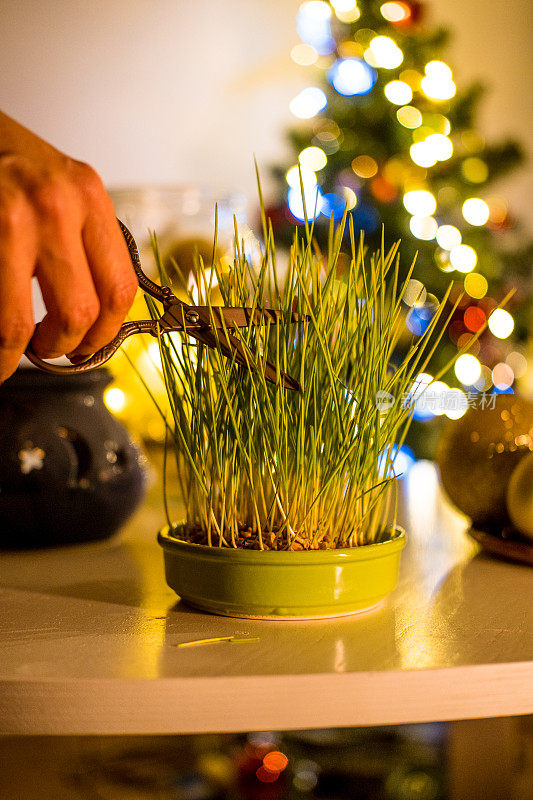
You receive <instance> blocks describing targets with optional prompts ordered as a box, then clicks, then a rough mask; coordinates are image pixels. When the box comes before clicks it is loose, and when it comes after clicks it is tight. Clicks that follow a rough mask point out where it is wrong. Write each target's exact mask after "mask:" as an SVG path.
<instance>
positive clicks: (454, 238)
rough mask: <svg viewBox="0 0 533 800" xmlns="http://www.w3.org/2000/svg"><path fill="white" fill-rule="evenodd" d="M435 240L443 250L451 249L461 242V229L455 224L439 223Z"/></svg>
mask: <svg viewBox="0 0 533 800" xmlns="http://www.w3.org/2000/svg"><path fill="white" fill-rule="evenodd" d="M437 242H438V244H439V245H440V246H441V247H442V249H443V250H452V249H453V248H454V247H457V246H458V245H460V244H461V231H460V230H459V229H458V228H456V227H455V225H441V226H440V227H439V229H438V231H437Z"/></svg>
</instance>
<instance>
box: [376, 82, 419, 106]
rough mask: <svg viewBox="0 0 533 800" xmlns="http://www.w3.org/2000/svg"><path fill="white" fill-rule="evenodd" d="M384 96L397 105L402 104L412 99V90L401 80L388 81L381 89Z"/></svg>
mask: <svg viewBox="0 0 533 800" xmlns="http://www.w3.org/2000/svg"><path fill="white" fill-rule="evenodd" d="M383 91H384V92H385V97H386V98H387V100H390V102H391V103H394V104H395V105H397V106H404V105H406V104H407V103H410V102H411V100H412V99H413V91H412V89H411V87H410V86H409V84H407V83H404V82H403V81H390V83H387V85H386V86H385V88H384V89H383Z"/></svg>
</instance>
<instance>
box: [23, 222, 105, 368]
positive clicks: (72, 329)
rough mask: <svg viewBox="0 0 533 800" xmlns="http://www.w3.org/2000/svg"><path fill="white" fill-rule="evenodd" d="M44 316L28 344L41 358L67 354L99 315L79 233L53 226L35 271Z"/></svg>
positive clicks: (95, 294)
mask: <svg viewBox="0 0 533 800" xmlns="http://www.w3.org/2000/svg"><path fill="white" fill-rule="evenodd" d="M36 275H37V278H38V279H39V284H40V287H41V292H42V295H43V300H44V303H45V305H46V309H47V312H48V313H47V314H46V316H45V318H44V319H43V321H42V322H41V324H40V325H39V327H38V329H37V331H36V333H35V336H34V338H33V341H32V345H33V349H34V351H35V353H36V354H37V355H38V356H40V357H41V358H57V357H58V356H61V355H63V354H64V353H70V352H71V351H72V350H74V349H75V348H76V347H77V346H78V345H79V344H80V342H81V341H82V340H83V338H84V336H85V335H86V333H87V331H88V330H89V329H90V328H91V326H92V325H93V324H94V322H95V320H96V319H97V318H98V314H99V313H100V303H99V300H98V295H97V293H96V289H95V286H94V283H93V279H92V276H91V272H90V270H89V265H88V264H87V259H86V257H85V251H84V249H83V243H82V240H81V232H80V231H79V229H78V230H75V229H70V228H68V227H66V226H57V228H56V231H55V233H54V234H53V235H51V236H49V237H47V239H46V242H45V243H43V244H42V245H41V250H40V252H39V257H38V265H37V270H36Z"/></svg>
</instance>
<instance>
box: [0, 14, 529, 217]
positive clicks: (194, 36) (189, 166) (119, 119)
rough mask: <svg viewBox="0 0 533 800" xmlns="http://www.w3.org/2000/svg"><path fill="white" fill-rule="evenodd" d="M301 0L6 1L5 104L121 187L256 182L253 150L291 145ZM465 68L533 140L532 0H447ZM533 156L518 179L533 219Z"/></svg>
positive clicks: (495, 121)
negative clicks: (287, 139)
mask: <svg viewBox="0 0 533 800" xmlns="http://www.w3.org/2000/svg"><path fill="white" fill-rule="evenodd" d="M298 5H299V4H298V2H297V0H268V2H264V0H93V2H86V0H84V2H81V0H0V20H1V24H0V107H2V108H3V109H4V110H5V111H7V112H8V113H11V114H12V115H13V116H15V117H17V118H19V119H20V120H21V121H23V122H24V123H25V124H27V125H28V126H30V127H32V128H33V129H35V130H36V131H38V132H40V133H41V135H43V136H44V137H45V138H48V139H49V140H50V141H52V142H54V143H55V144H56V145H57V146H58V147H59V148H62V149H64V150H65V151H67V152H69V153H71V154H73V155H75V156H77V157H79V158H83V159H85V160H87V161H89V162H91V163H92V164H94V165H95V166H96V168H97V169H98V170H99V171H100V172H101V174H102V175H103V177H104V180H105V181H106V182H107V183H108V185H110V186H120V185H127V184H139V183H143V182H180V183H181V182H187V181H201V182H214V183H216V184H217V185H218V186H220V187H222V188H225V189H234V188H240V189H244V190H245V191H247V192H249V193H252V192H253V182H254V179H253V169H252V154H253V153H254V152H255V153H256V154H257V156H258V158H259V160H260V161H261V162H263V163H267V162H268V161H270V160H273V159H275V157H276V156H277V155H278V154H279V153H280V152H281V151H282V146H283V145H282V141H283V137H282V131H283V126H284V124H285V122H286V121H288V119H289V112H288V109H287V104H288V101H289V99H290V98H291V97H292V96H293V94H294V93H295V92H296V90H297V88H298V86H299V85H300V84H301V83H302V81H303V80H304V76H303V74H302V72H301V71H300V70H299V68H297V67H295V66H294V65H293V64H292V62H291V61H290V59H289V56H288V53H289V50H290V47H291V46H292V44H293V43H295V41H296V33H295V24H294V18H295V13H296V9H297V8H298ZM431 8H432V12H431V16H432V17H433V18H434V19H438V20H439V21H442V22H443V23H446V24H450V25H452V26H453V27H454V28H455V32H456V36H455V43H454V45H453V48H452V63H453V66H454V67H455V71H456V76H457V77H458V78H459V79H461V78H462V79H464V80H469V79H471V78H473V77H476V76H481V77H482V78H483V79H484V80H485V81H486V82H487V84H489V85H490V86H491V87H492V93H491V95H490V98H489V100H488V101H487V102H486V104H485V106H484V109H483V115H482V118H483V127H484V129H485V130H486V132H487V133H488V134H494V135H499V134H503V133H510V134H515V135H518V136H519V137H520V138H521V139H522V140H523V142H524V144H526V145H527V147H528V149H529V151H530V152H531V153H533V111H532V99H531V97H532V93H531V76H533V58H532V54H531V47H530V38H531V29H532V27H533V26H532V23H533V2H530V0H505V2H504V0H500V2H496V0H434V1H433V3H432V4H431ZM532 175H533V170H532V166H531V164H530V165H529V168H528V172H527V173H523V174H522V175H520V176H518V177H516V178H514V179H513V180H512V181H511V182H508V185H507V187H506V188H507V191H508V194H509V196H510V197H511V199H512V200H513V202H514V204H515V206H516V207H517V208H519V209H520V210H521V212H523V213H524V214H527V215H529V220H530V224H531V226H532V228H533V202H532V200H533V197H532V196H531V195H532V191H531V178H532Z"/></svg>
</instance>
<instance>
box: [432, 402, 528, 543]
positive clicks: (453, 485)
mask: <svg viewBox="0 0 533 800" xmlns="http://www.w3.org/2000/svg"><path fill="white" fill-rule="evenodd" d="M483 405H484V407H482V406H483ZM531 451H533V403H530V402H528V401H527V400H523V399H521V398H518V397H516V396H515V395H479V400H478V402H477V404H476V407H475V408H470V409H469V410H468V411H467V412H466V414H464V416H463V417H461V418H460V419H458V420H455V421H453V422H450V423H448V425H447V426H446V428H445V429H444V431H443V434H442V436H441V439H440V442H439V446H438V449H437V464H438V466H439V469H440V474H441V479H442V484H443V486H444V489H445V490H446V492H447V494H448V495H449V497H450V499H451V500H452V501H453V502H454V503H455V505H456V506H457V507H458V508H459V509H460V510H461V511H462V512H463V513H465V514H467V515H468V516H469V517H471V519H472V522H473V524H474V525H475V526H477V527H481V528H482V529H491V528H500V529H501V528H502V527H503V526H505V525H506V524H508V523H509V518H508V515H507V507H506V503H505V493H506V490H507V484H508V483H509V479H510V477H511V473H512V472H513V470H514V468H515V467H516V466H517V464H518V463H519V462H520V461H521V460H522V459H523V458H524V456H526V455H528V454H529V453H530V452H531Z"/></svg>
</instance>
